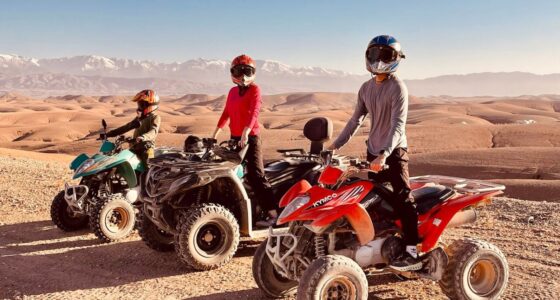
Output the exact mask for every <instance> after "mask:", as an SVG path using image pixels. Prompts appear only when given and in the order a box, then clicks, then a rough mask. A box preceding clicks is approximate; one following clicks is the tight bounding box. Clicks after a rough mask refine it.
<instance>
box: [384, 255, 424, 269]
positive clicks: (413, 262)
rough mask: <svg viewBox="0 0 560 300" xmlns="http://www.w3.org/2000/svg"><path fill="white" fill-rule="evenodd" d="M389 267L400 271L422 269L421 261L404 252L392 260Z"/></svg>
mask: <svg viewBox="0 0 560 300" xmlns="http://www.w3.org/2000/svg"><path fill="white" fill-rule="evenodd" d="M389 267H390V268H392V269H395V270H397V271H401V272H407V271H418V270H420V269H422V261H421V260H419V259H418V258H414V257H412V256H410V255H409V254H408V253H406V254H404V255H402V256H401V257H400V258H398V259H396V260H395V261H393V262H392V263H391V265H389Z"/></svg>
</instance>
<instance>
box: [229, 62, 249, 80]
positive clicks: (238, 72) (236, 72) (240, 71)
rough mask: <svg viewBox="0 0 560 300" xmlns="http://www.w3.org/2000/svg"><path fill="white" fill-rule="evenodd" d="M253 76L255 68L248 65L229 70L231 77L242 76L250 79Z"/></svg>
mask: <svg viewBox="0 0 560 300" xmlns="http://www.w3.org/2000/svg"><path fill="white" fill-rule="evenodd" d="M254 74H255V68H253V67H251V66H248V65H237V66H235V67H233V68H231V75H233V77H238V78H239V77H242V76H243V75H245V76H248V77H251V76H253V75H254Z"/></svg>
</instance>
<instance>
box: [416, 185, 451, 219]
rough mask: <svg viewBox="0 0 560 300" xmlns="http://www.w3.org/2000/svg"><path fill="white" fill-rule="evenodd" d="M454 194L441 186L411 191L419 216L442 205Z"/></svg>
mask: <svg viewBox="0 0 560 300" xmlns="http://www.w3.org/2000/svg"><path fill="white" fill-rule="evenodd" d="M454 194H455V191H454V190H453V189H451V188H449V187H446V186H443V185H433V186H426V187H422V188H419V189H417V190H414V191H412V196H413V197H414V201H415V202H416V210H417V211H418V213H419V214H424V213H426V212H428V211H429V210H430V209H431V208H432V207H434V206H436V205H438V204H439V203H442V202H443V201H445V200H447V199H449V198H450V197H451V196H453V195H454Z"/></svg>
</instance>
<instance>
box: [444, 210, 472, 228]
mask: <svg viewBox="0 0 560 300" xmlns="http://www.w3.org/2000/svg"><path fill="white" fill-rule="evenodd" d="M476 218H477V214H476V210H474V209H472V208H471V209H468V210H462V211H460V212H458V213H456V214H455V215H454V216H453V218H451V220H450V221H449V223H448V224H447V227H448V228H453V227H459V226H461V225H465V224H468V223H474V221H476Z"/></svg>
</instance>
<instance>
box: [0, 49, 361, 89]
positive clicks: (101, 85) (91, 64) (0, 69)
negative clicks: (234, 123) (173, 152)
mask: <svg viewBox="0 0 560 300" xmlns="http://www.w3.org/2000/svg"><path fill="white" fill-rule="evenodd" d="M256 63H257V74H258V75H257V76H258V80H259V83H260V84H261V85H262V87H263V90H266V92H267V93H269V94H272V93H281V92H294V91H311V90H313V91H352V90H355V89H356V88H358V87H359V85H360V83H361V82H363V79H364V78H365V77H364V76H361V75H354V74H350V73H347V72H343V71H337V70H330V69H325V68H320V67H293V66H289V65H287V64H284V63H281V62H278V61H273V60H257V61H256ZM341 79H342V80H341ZM230 82H231V81H230V77H229V62H228V61H225V60H219V59H203V58H199V59H192V60H187V61H184V62H173V63H161V62H154V61H148V60H133V59H123V58H108V57H104V56H98V55H84V56H73V57H62V58H45V59H38V58H29V57H23V56H19V55H6V54H0V89H4V90H7V89H16V90H22V89H28V90H33V91H36V92H40V91H45V92H50V93H57V92H61V93H68V92H79V93H90V94H91V93H96V94H100V93H129V92H131V91H135V90H138V89H142V88H146V87H151V88H155V89H158V90H160V92H161V93H168V94H169V93H189V92H191V93H212V94H216V93H224V88H227V86H229V85H230ZM146 84H147V85H148V86H146ZM60 89H63V90H60ZM226 91H227V90H226Z"/></svg>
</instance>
